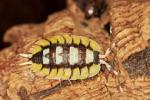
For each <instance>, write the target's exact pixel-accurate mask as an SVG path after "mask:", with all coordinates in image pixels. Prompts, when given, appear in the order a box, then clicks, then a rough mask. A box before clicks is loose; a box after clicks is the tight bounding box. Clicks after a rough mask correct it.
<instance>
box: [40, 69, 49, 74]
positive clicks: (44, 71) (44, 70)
mask: <svg viewBox="0 0 150 100" xmlns="http://www.w3.org/2000/svg"><path fill="white" fill-rule="evenodd" d="M38 75H40V76H47V75H49V69H48V68H42V70H41V71H40V72H39V73H38Z"/></svg>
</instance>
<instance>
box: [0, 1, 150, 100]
mask: <svg viewBox="0 0 150 100" xmlns="http://www.w3.org/2000/svg"><path fill="white" fill-rule="evenodd" d="M108 7H109V9H107V11H106V12H105V13H104V14H102V16H101V17H99V18H91V19H89V20H85V19H84V13H83V12H82V11H81V10H80V9H79V8H78V7H77V6H76V4H75V2H74V1H73V0H68V8H67V9H66V10H64V11H61V12H58V13H55V14H53V15H50V16H49V17H48V19H47V21H46V22H44V23H41V24H27V25H21V26H15V27H13V28H11V29H9V30H8V31H7V32H6V35H5V37H4V40H5V41H7V42H11V43H12V46H11V47H9V48H6V49H4V50H2V51H1V52H0V100H29V99H32V100H37V99H40V98H39V97H38V96H37V95H36V96H35V94H39V93H41V94H42V95H46V93H47V92H44V91H43V93H42V92H41V91H42V90H46V89H49V88H52V87H54V86H55V85H56V84H58V83H59V81H57V80H47V79H45V78H44V77H39V76H37V75H35V74H34V73H32V72H31V71H30V69H29V67H30V66H19V63H21V62H24V61H27V59H24V58H21V57H19V56H18V54H19V53H26V52H27V50H28V49H29V47H31V46H32V45H33V43H34V42H35V41H36V40H38V39H40V38H44V37H51V36H53V35H61V34H66V33H67V34H70V35H72V34H74V35H83V36H86V37H90V38H92V39H93V40H95V41H97V42H98V43H99V45H100V46H102V47H103V48H104V52H105V50H106V49H107V48H109V47H110V45H111V44H113V43H115V47H113V53H112V54H111V55H109V57H107V59H106V60H108V61H109V62H110V64H111V65H112V66H115V67H114V69H115V70H117V71H118V72H119V75H118V76H115V75H113V74H111V73H108V72H107V71H101V72H100V73H99V74H98V75H97V76H95V77H93V78H91V79H87V80H81V81H74V82H72V85H67V86H62V88H61V89H59V90H58V91H56V92H54V93H53V94H51V95H48V96H46V97H45V98H42V100H60V99H61V100H79V99H81V100H149V99H150V78H149V74H147V75H145V74H143V73H145V72H146V73H150V72H149V67H150V64H149V62H150V57H149V56H148V55H149V47H150V1H148V0H145V1H143V0H141V1H138V0H135V1H130V0H119V1H118V0H109V6H108ZM108 12H109V14H108ZM108 22H111V25H112V37H111V36H110V35H109V33H108V32H107V31H105V30H104V27H105V25H106V24H107V23H108ZM111 40H112V41H111ZM141 52H144V53H142V54H143V55H142V57H141V56H140V55H141ZM144 54H145V55H147V56H145V55H144ZM138 56H140V57H141V58H140V60H141V62H143V60H144V62H143V63H138V64H136V63H134V61H138V58H137V57H138ZM135 59H136V60H135ZM145 63H146V64H145ZM139 65H140V66H142V67H137V66H139ZM138 69H139V70H140V71H139V72H140V73H142V74H140V73H139V72H138V71H136V70H138ZM134 70H135V71H134ZM134 72H135V73H136V74H135V73H134ZM135 76H136V77H135ZM62 85H63V84H62Z"/></svg>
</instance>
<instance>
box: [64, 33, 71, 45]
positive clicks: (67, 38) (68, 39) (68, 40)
mask: <svg viewBox="0 0 150 100" xmlns="http://www.w3.org/2000/svg"><path fill="white" fill-rule="evenodd" d="M64 38H65V41H66V43H67V44H71V43H72V38H71V37H70V36H69V35H64Z"/></svg>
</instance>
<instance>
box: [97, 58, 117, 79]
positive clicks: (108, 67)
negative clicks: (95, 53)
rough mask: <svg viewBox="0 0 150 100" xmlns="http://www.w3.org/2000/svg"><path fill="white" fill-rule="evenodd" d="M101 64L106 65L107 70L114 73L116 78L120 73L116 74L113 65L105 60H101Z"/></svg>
mask: <svg viewBox="0 0 150 100" xmlns="http://www.w3.org/2000/svg"><path fill="white" fill-rule="evenodd" d="M100 64H104V65H105V66H106V68H107V69H108V70H109V71H112V72H113V73H114V74H115V75H116V76H117V75H118V72H116V71H115V70H114V69H113V68H112V66H111V65H109V64H108V63H107V62H105V61H104V60H100Z"/></svg>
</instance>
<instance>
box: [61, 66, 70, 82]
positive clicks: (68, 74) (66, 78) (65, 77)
mask: <svg viewBox="0 0 150 100" xmlns="http://www.w3.org/2000/svg"><path fill="white" fill-rule="evenodd" d="M70 76H71V68H64V75H63V77H62V79H63V80H68V79H69V78H70Z"/></svg>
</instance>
